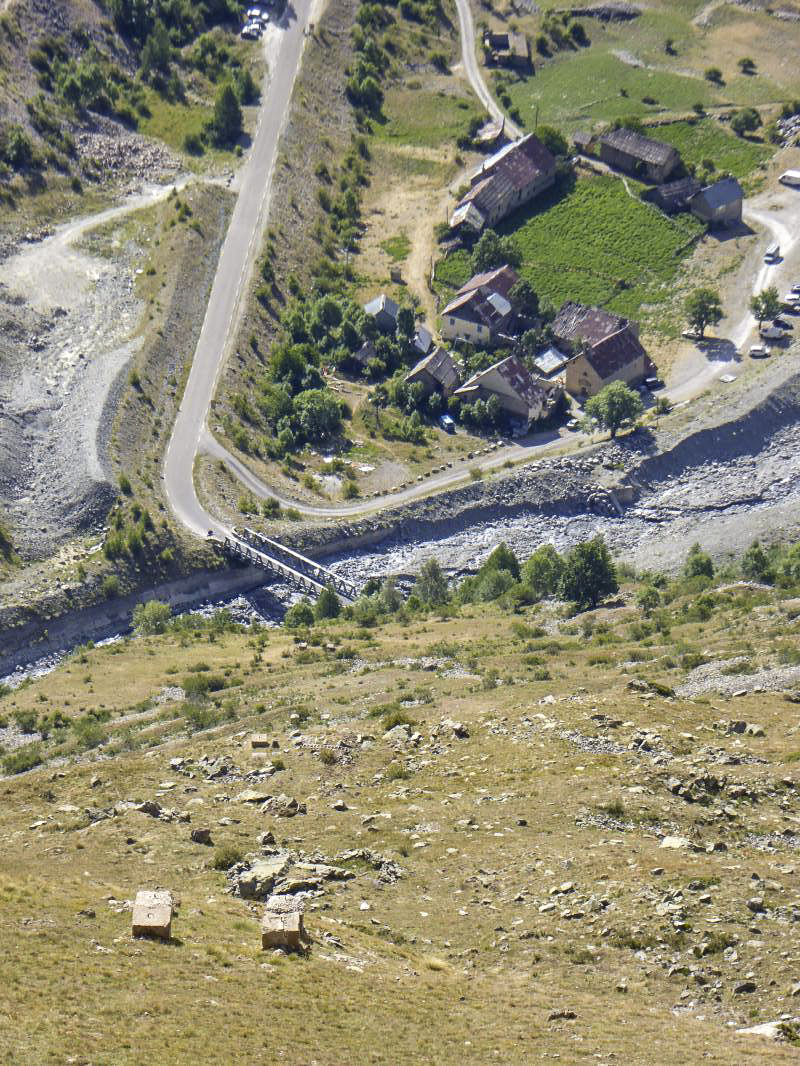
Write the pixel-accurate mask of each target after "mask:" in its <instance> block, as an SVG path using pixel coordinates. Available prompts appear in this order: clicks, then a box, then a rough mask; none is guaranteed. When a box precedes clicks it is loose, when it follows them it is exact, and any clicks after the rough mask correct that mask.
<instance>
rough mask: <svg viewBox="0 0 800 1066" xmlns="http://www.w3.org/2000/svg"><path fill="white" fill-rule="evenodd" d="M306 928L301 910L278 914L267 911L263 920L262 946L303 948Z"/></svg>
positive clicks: (265, 947)
mask: <svg viewBox="0 0 800 1066" xmlns="http://www.w3.org/2000/svg"><path fill="white" fill-rule="evenodd" d="M304 936H305V929H304V928H303V915H302V914H301V913H300V912H299V911H292V912H290V913H287V914H276V913H274V912H273V911H267V913H266V914H265V915H264V917H263V919H262V920H261V947H262V948H264V949H265V950H266V949H267V948H295V949H298V950H300V949H302V947H303V937H304Z"/></svg>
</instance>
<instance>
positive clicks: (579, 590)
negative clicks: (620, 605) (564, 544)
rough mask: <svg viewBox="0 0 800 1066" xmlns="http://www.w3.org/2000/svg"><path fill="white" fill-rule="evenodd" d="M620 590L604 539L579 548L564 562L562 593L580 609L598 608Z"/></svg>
mask: <svg viewBox="0 0 800 1066" xmlns="http://www.w3.org/2000/svg"><path fill="white" fill-rule="evenodd" d="M618 589H619V582H618V581H617V573H616V570H615V568H614V563H613V561H612V559H611V555H610V553H609V551H608V547H607V546H606V542H605V541H604V540H603V538H602V537H601V536H598V537H594V538H593V539H592V540H590V541H583V542H582V543H580V544H576V545H575V547H574V548H573V549H572V551H570V552H569V554H568V555H567V557H566V559H565V561H564V574H563V577H562V579H561V591H562V593H563V595H564V597H565V598H566V599H568V600H574V602H575V603H576V604H577V606H578V608H579V609H585V608H587V607H596V606H597V604H598V603H599V602H600V600H602V599H603V598H604V597H605V596H608V595H610V594H611V593H612V592H616V591H617V590H618Z"/></svg>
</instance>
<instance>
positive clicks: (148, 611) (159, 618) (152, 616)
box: [133, 600, 172, 637]
mask: <svg viewBox="0 0 800 1066" xmlns="http://www.w3.org/2000/svg"><path fill="white" fill-rule="evenodd" d="M171 615H172V611H171V610H170V607H169V604H168V603H161V602H159V600H148V602H147V603H137V604H136V606H135V607H134V609H133V628H134V630H135V632H136V633H138V635H139V636H140V637H143V636H149V635H151V634H153V633H163V632H164V630H165V628H166V626H167V623H168V622H169V620H170V617H171Z"/></svg>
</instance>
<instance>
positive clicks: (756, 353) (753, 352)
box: [750, 344, 769, 359]
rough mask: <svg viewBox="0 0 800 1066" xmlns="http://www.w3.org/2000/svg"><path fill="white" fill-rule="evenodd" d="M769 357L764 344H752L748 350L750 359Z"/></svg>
mask: <svg viewBox="0 0 800 1066" xmlns="http://www.w3.org/2000/svg"><path fill="white" fill-rule="evenodd" d="M768 355H769V349H768V348H767V347H766V345H764V344H754V345H753V346H752V347H751V349H750V358H751V359H766V358H767V356H768Z"/></svg>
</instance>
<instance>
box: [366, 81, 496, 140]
mask: <svg viewBox="0 0 800 1066" xmlns="http://www.w3.org/2000/svg"><path fill="white" fill-rule="evenodd" d="M479 114H480V111H479V110H478V107H477V105H476V104H475V103H474V102H473V101H472V100H471V99H467V98H466V97H462V96H453V95H451V94H449V93H445V92H426V91H424V90H422V89H403V90H398V91H397V92H392V93H390V94H389V95H388V96H387V97H386V101H385V103H384V108H383V121H381V120H378V121H376V123H375V127H374V136H375V139H376V140H377V141H389V142H394V143H399V144H410V145H415V146H417V147H423V148H439V147H440V145H442V144H443V143H446V142H448V141H455V140H456V139H457V138H458V137H459V136H460V135H461V134H463V133H464V131H465V130H466V129H467V126H468V125H469V121H470V119H471V118H473V117H474V116H476V115H479Z"/></svg>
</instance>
